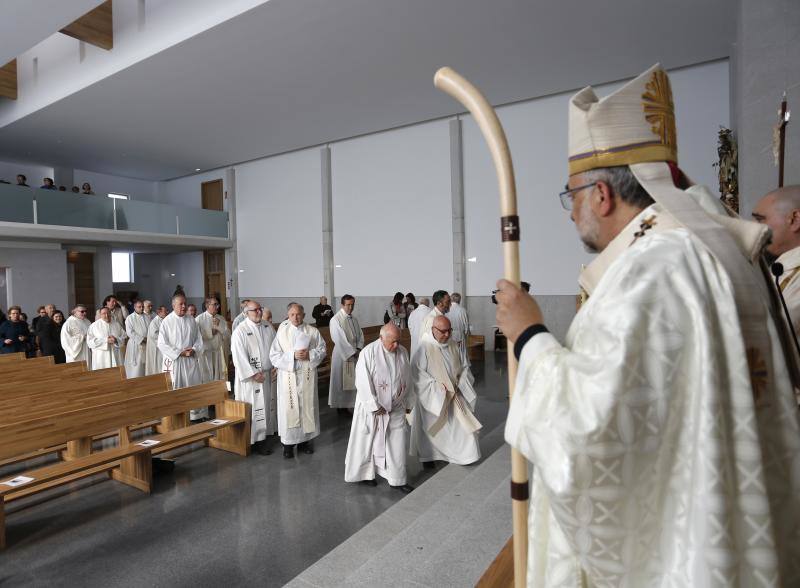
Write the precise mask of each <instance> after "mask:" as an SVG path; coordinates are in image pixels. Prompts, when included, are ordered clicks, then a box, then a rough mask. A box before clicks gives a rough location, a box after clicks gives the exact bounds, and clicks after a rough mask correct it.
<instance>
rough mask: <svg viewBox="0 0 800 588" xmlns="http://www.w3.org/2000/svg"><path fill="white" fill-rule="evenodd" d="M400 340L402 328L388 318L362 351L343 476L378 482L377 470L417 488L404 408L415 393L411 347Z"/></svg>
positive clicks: (399, 484)
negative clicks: (410, 470) (409, 476)
mask: <svg viewBox="0 0 800 588" xmlns="http://www.w3.org/2000/svg"><path fill="white" fill-rule="evenodd" d="M399 341H400V329H398V328H397V326H395V325H394V324H393V323H386V324H385V325H383V327H381V333H380V338H379V339H378V340H377V341H373V342H372V343H370V344H369V345H367V346H366V347H365V348H364V350H363V351H362V352H361V353H360V354H359V357H358V364H357V365H356V386H357V389H358V393H357V395H356V404H355V411H354V412H353V423H352V425H351V427H350V441H349V443H348V444H347V457H345V461H344V464H345V465H344V468H345V471H344V480H345V482H362V481H363V482H365V483H367V484H369V485H371V486H375V485H377V482H376V480H375V474H376V473H377V474H378V475H379V476H382V477H383V478H386V480H387V481H388V482H389V485H390V486H391V487H392V488H396V489H398V490H400V491H401V492H405V493H408V492H411V490H413V488H412V487H411V486H408V485H407V484H406V454H407V453H408V448H407V446H406V445H407V444H406V412H410V411H411V408H412V407H413V401H414V395H413V386H412V381H411V370H410V367H409V363H408V352H407V351H406V350H405V349H403V348H402V347H401V346H400V343H399Z"/></svg>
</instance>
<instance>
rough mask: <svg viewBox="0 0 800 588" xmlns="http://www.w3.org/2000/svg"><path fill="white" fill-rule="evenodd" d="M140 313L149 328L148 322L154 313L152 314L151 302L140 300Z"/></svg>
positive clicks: (153, 316)
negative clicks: (142, 314)
mask: <svg viewBox="0 0 800 588" xmlns="http://www.w3.org/2000/svg"><path fill="white" fill-rule="evenodd" d="M142 312H143V313H144V320H146V321H147V326H148V327H149V326H150V321H152V320H153V319H154V318H155V316H156V313H155V312H153V302H152V301H151V300H142Z"/></svg>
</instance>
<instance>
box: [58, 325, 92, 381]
mask: <svg viewBox="0 0 800 588" xmlns="http://www.w3.org/2000/svg"><path fill="white" fill-rule="evenodd" d="M91 326H92V323H91V322H90V321H89V319H85V318H84V319H80V318H77V317H75V316H70V317H67V320H66V321H64V326H63V327H61V347H62V348H63V349H64V355H65V356H66V358H67V363H71V362H73V361H85V362H86V367H87V368H90V369H91V365H92V364H91V362H90V351H89V345H88V344H87V343H86V335H87V333H88V332H89V327H91Z"/></svg>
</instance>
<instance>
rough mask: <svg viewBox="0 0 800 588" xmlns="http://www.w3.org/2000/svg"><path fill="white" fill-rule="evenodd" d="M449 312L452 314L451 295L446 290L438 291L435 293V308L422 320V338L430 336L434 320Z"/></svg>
mask: <svg viewBox="0 0 800 588" xmlns="http://www.w3.org/2000/svg"><path fill="white" fill-rule="evenodd" d="M448 312H450V294H448V293H447V291H446V290H436V292H434V293H433V308H432V309H431V311H430V312H429V313H428V315H427V316H426V317H425V318H424V319H422V326H421V328H420V335H419V336H420V338H421V337H422V336H423V335H430V333H431V327H432V326H433V319H435V318H436V317H437V316H444V315H446V314H447V313H448Z"/></svg>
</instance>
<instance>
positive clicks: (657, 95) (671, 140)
mask: <svg viewBox="0 0 800 588" xmlns="http://www.w3.org/2000/svg"><path fill="white" fill-rule="evenodd" d="M645 87H646V88H647V91H646V92H645V93H644V94H642V101H643V102H642V107H643V108H644V118H645V119H646V120H647V122H649V123H650V124H651V125H652V126H651V127H650V128H651V129H652V131H653V133H655V134H656V135H658V136H659V137H660V138H661V143H662V144H664V145H666V146H667V147H669V148H671V149H673V150H674V149H676V148H677V144H678V140H677V133H676V131H675V105H674V104H673V102H672V88H671V86H670V83H669V77H668V76H667V74H666V72H665V71H663V70H660V69H659V70H656V71H654V72H653V73H652V74H651V76H650V81H649V82H647V86H645Z"/></svg>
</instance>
